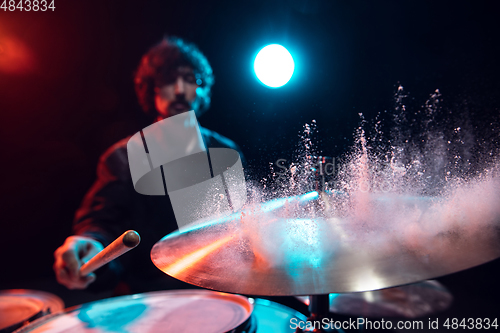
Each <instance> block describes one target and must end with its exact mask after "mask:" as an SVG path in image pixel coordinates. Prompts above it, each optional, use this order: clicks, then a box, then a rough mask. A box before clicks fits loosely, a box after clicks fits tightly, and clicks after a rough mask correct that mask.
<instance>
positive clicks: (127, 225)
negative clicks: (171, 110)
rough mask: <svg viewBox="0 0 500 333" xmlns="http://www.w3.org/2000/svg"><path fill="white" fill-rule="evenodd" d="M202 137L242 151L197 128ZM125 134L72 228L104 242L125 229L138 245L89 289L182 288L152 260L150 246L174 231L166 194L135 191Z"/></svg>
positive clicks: (101, 169)
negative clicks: (133, 234) (136, 237)
mask: <svg viewBox="0 0 500 333" xmlns="http://www.w3.org/2000/svg"><path fill="white" fill-rule="evenodd" d="M200 129H201V133H202V136H203V140H204V141H205V144H206V146H207V147H210V148H232V149H235V150H237V151H238V152H240V156H241V159H242V163H243V165H245V162H244V159H243V155H242V154H241V151H240V149H239V147H238V146H237V145H236V144H235V143H234V142H233V141H231V140H229V139H228V138H225V137H223V136H221V135H219V134H217V133H215V132H213V131H210V130H208V129H205V128H201V127H200ZM127 142H128V138H126V139H123V140H121V141H119V142H117V143H116V144H114V145H113V146H112V147H111V148H109V149H108V150H107V151H106V152H105V153H104V154H103V155H102V156H101V158H100V160H99V164H98V166H97V180H96V181H95V183H94V184H93V185H92V187H91V188H90V190H89V191H88V193H87V194H86V195H85V198H84V199H83V202H82V204H81V206H80V208H79V209H78V210H77V212H76V216H75V221H74V226H73V230H74V233H75V234H77V235H82V236H88V237H92V238H94V239H96V240H98V241H100V242H101V243H102V244H103V245H104V246H106V245H108V244H109V243H110V242H112V241H113V240H114V239H115V238H117V237H118V236H120V235H121V234H122V233H123V232H125V231H126V230H129V229H132V230H136V231H137V232H138V233H139V235H140V236H141V243H140V244H139V245H138V246H137V248H135V249H133V250H131V251H130V252H128V253H126V254H124V255H123V256H122V257H120V258H119V259H116V260H115V261H113V262H112V263H111V264H110V265H107V266H108V267H104V268H103V269H101V270H100V271H98V272H97V276H98V278H97V281H96V282H95V283H93V285H91V288H90V289H94V290H102V289H111V288H113V287H114V286H115V285H116V284H117V282H118V281H120V280H122V281H124V282H126V283H127V284H128V286H129V287H130V290H131V292H133V293H138V292H145V291H151V290H161V289H178V288H185V287H188V285H186V284H184V283H181V282H180V281H178V280H176V279H173V278H171V277H169V276H167V275H166V274H164V273H163V272H161V271H160V270H159V269H158V268H156V266H154V264H153V263H152V261H151V258H150V252H151V248H152V247H153V245H154V244H155V243H156V242H157V241H159V240H160V239H161V238H162V237H163V236H165V235H167V234H169V233H171V232H172V231H174V230H176V229H177V224H176V222H175V217H174V212H173V210H172V206H171V204H170V200H169V197H168V196H149V195H142V194H139V193H137V192H136V191H135V190H134V187H133V184H132V179H131V175H130V169H129V165H128V157H127Z"/></svg>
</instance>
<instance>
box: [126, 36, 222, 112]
mask: <svg viewBox="0 0 500 333" xmlns="http://www.w3.org/2000/svg"><path fill="white" fill-rule="evenodd" d="M181 66H189V67H191V68H192V69H193V71H194V74H195V78H196V83H197V84H198V85H199V86H200V87H199V88H198V89H197V90H196V92H197V97H196V100H195V101H194V103H193V108H194V110H195V112H196V115H197V116H200V115H201V114H202V113H203V112H205V111H206V110H207V109H208V107H209V106H210V95H211V93H210V89H211V88H212V85H213V84H214V75H213V72H212V67H210V64H209V63H208V60H207V58H206V57H205V56H204V55H203V53H201V51H200V50H199V49H198V47H196V45H194V44H192V43H188V42H186V41H184V40H182V39H181V38H179V37H165V38H164V39H163V40H162V41H161V42H160V43H158V44H156V45H155V46H153V47H152V48H151V49H150V50H149V51H148V52H147V53H146V54H145V55H144V56H143V57H142V59H141V62H140V64H139V66H138V68H137V71H136V73H135V78H134V83H135V92H136V93H137V98H138V99H139V104H140V105H141V107H142V109H143V110H144V112H146V113H147V114H149V115H152V116H154V115H156V107H155V101H154V98H155V91H154V90H155V87H161V86H163V85H165V83H166V82H167V80H168V78H169V76H171V75H172V74H173V73H174V72H175V71H176V70H177V69H178V68H179V67H181Z"/></svg>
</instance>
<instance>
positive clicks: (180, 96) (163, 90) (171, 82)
mask: <svg viewBox="0 0 500 333" xmlns="http://www.w3.org/2000/svg"><path fill="white" fill-rule="evenodd" d="M197 88H198V85H197V84H196V78H195V76H194V73H193V69H192V68H190V67H187V66H183V67H179V68H177V71H176V72H175V73H173V75H172V77H171V78H169V79H167V84H165V85H164V86H162V87H156V88H155V105H156V110H157V111H158V114H159V115H160V117H162V118H167V117H171V116H175V115H177V114H179V113H183V112H186V111H189V110H192V105H193V102H194V100H195V99H196V89H197Z"/></svg>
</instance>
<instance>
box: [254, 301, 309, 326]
mask: <svg viewBox="0 0 500 333" xmlns="http://www.w3.org/2000/svg"><path fill="white" fill-rule="evenodd" d="M250 302H251V303H253V316H254V317H255V318H256V321H257V333H288V332H290V333H292V332H295V326H296V324H298V323H299V322H305V321H306V320H307V317H306V316H304V315H303V314H302V313H300V312H298V311H295V310H293V309H291V308H289V307H286V306H284V305H281V304H279V303H275V302H271V301H268V300H267V299H260V298H257V299H253V300H252V299H250Z"/></svg>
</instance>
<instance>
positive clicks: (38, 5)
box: [0, 0, 56, 12]
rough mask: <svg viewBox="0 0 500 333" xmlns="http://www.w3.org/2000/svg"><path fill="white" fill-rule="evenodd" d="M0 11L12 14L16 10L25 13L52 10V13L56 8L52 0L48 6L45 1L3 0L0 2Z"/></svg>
mask: <svg viewBox="0 0 500 333" xmlns="http://www.w3.org/2000/svg"><path fill="white" fill-rule="evenodd" d="M49 1H50V0H49ZM0 9H3V10H4V12H6V11H10V12H13V11H16V10H19V11H23V10H24V11H26V12H30V11H34V12H38V11H42V12H45V11H47V10H49V9H52V11H54V10H55V9H56V7H55V5H54V0H52V1H51V2H50V4H49V3H48V1H46V0H19V1H18V2H16V1H15V0H9V1H7V0H4V1H3V2H2V5H1V6H0Z"/></svg>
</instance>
